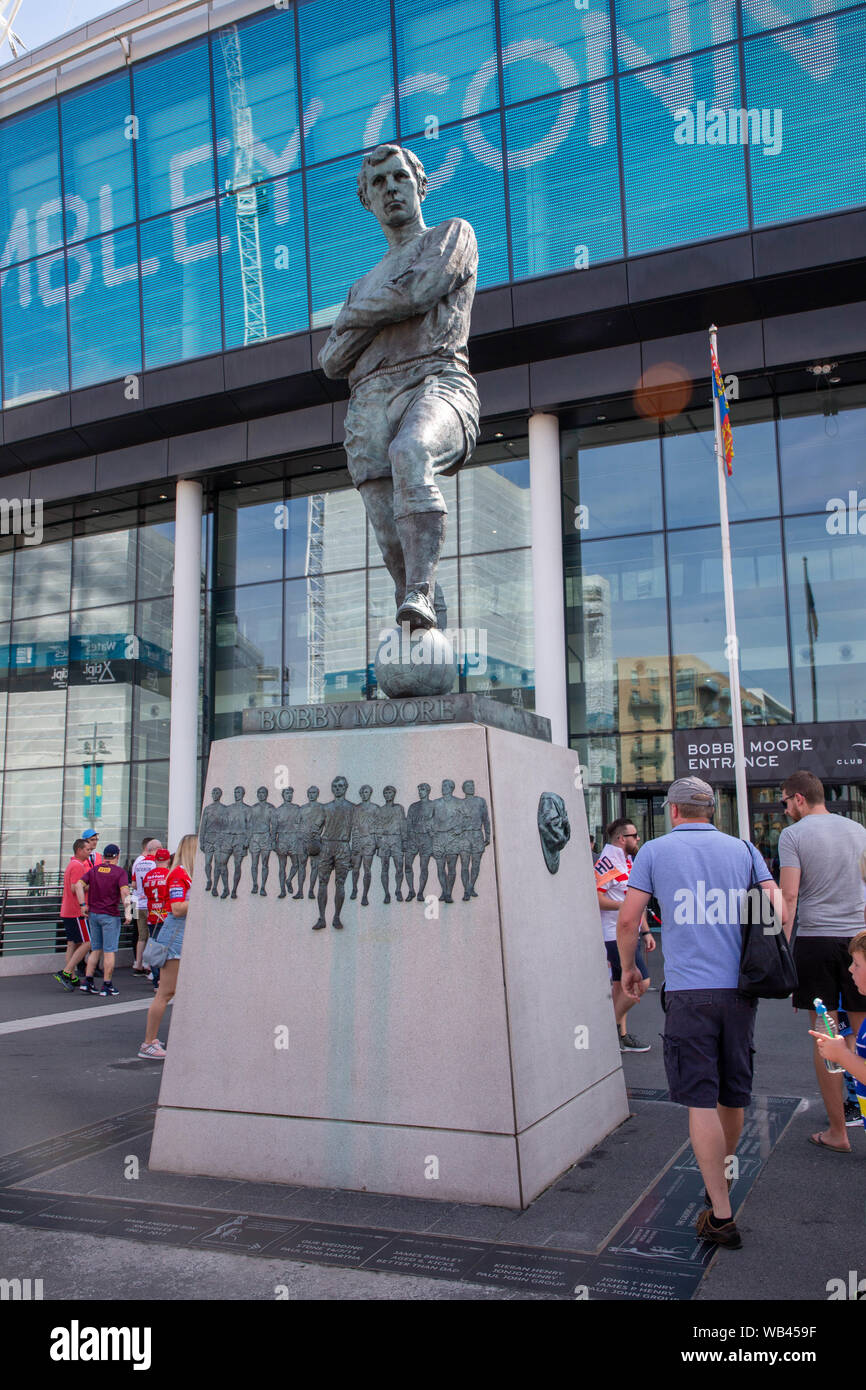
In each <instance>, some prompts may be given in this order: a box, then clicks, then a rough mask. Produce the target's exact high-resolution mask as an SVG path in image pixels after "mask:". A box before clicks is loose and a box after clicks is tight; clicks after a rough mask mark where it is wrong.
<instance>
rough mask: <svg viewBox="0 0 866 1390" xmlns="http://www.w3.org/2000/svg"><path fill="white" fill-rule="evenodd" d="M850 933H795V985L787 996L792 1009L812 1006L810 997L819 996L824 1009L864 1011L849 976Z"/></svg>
mask: <svg viewBox="0 0 866 1390" xmlns="http://www.w3.org/2000/svg"><path fill="white" fill-rule="evenodd" d="M854 935H856V933H853V934H852V936H798V937H796V938H795V940H794V964H795V965H796V967H797V981H798V983H797V988H796V989H795V990H794V993H793V995H792V996H791V1003H792V1004H793V1005H794V1008H795V1009H814V1007H815V1005H814V1003H813V1000H815V999H820V1000H822V1002H823V1003H824V1004H825V1005H826V1007H827V1008H828V1009H831V1010H832V1009H838V1008H839V996H840V994H841V996H842V1008H843V1009H853V1011H854V1013H861V1014H862V1013H866V996H864V995H862V994H861V993H860V992H859V990H858V989H857V986H856V985H855V983H854V981H853V980H852V979H851V975H850V973H849V967H850V965H851V955H850V952H849V950H848V944H849V942H850V941H852V940H853V937H854Z"/></svg>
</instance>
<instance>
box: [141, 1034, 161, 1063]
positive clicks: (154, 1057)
mask: <svg viewBox="0 0 866 1390" xmlns="http://www.w3.org/2000/svg"><path fill="white" fill-rule="evenodd" d="M138 1055H139V1057H143V1058H144V1059H145V1061H148V1062H164V1061H165V1057H166V1051H165V1048H164V1047H163V1045H162V1043H161V1042H160V1041H159V1038H157V1040H156V1042H152V1043H147V1044H145V1043H142V1045H141V1047H140V1048H139V1049H138Z"/></svg>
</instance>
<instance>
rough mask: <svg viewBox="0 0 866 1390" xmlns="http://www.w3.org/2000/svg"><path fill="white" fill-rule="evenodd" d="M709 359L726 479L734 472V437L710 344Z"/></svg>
mask: <svg viewBox="0 0 866 1390" xmlns="http://www.w3.org/2000/svg"><path fill="white" fill-rule="evenodd" d="M710 358H711V360H712V367H713V396H714V398H715V399H716V400H717V401H718V403H719V420H720V422H721V430H722V448H723V450H724V454H725V467H726V468H727V470H728V477H729V478H730V477H731V476H732V475H733V472H734V468H733V463H734V436H733V434H732V433H731V415H730V411H729V410H728V398H727V396H726V395H725V383H724V382H723V381H722V374H721V372H720V371H719V359H718V357H717V356H716V350H715V348H714V347H713V346H712V344H710Z"/></svg>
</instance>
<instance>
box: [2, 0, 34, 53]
mask: <svg viewBox="0 0 866 1390" xmlns="http://www.w3.org/2000/svg"><path fill="white" fill-rule="evenodd" d="M21 4H22V0H2V3H0V48H2V46H3V43H4V42H6V43H8V44H9V47H10V49H11V50H12V57H13V58H19V57H20V56H21V50H23V49H26V48H27V45H26V43H25V42H24V40H23V39H21V38H19V36H18V35H17V34H16V32H15V30H14V29H13V28H12V25H13V23H14V21H15V16H16V15H17V14H18V11H19V10H20V9H21Z"/></svg>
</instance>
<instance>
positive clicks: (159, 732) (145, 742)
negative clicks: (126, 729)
mask: <svg viewBox="0 0 866 1390" xmlns="http://www.w3.org/2000/svg"><path fill="white" fill-rule="evenodd" d="M133 702H134V712H135V724H134V733H133V740H132V756H133V757H134V758H167V757H168V755H169V743H170V734H171V699H170V697H169V695H168V694H166V693H165V692H164V691H162V692H161V691H159V690H151V689H150V688H149V687H142V686H136V687H135V690H134V694H133Z"/></svg>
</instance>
